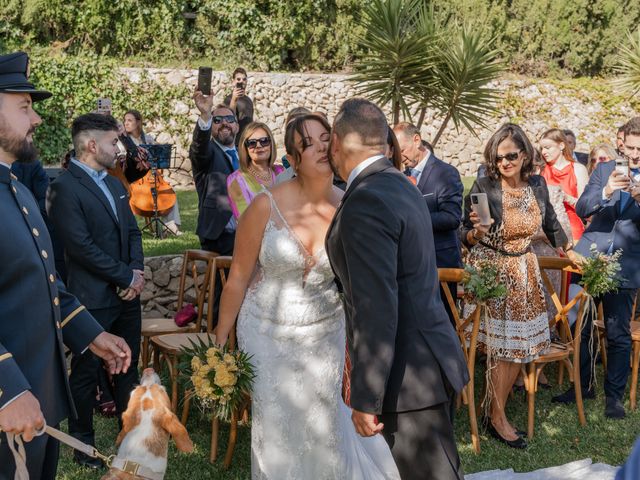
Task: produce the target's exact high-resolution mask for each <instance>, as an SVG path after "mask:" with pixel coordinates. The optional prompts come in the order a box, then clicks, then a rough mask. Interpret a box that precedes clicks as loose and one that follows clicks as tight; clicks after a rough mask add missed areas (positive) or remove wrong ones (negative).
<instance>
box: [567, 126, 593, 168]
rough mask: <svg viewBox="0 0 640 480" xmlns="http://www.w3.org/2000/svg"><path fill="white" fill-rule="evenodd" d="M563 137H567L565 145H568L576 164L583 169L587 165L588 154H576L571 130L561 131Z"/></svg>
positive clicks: (574, 136) (574, 138) (574, 135)
mask: <svg viewBox="0 0 640 480" xmlns="http://www.w3.org/2000/svg"><path fill="white" fill-rule="evenodd" d="M562 133H564V135H565V137H567V143H568V144H569V145H568V146H569V149H570V150H571V155H572V156H573V159H574V160H575V161H576V162H580V163H581V164H583V165H584V166H585V167H586V166H587V165H589V154H588V153H584V152H576V151H575V149H576V134H575V133H573V131H572V130H569V129H565V130H563V131H562Z"/></svg>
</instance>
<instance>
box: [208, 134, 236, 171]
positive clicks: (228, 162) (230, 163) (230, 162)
mask: <svg viewBox="0 0 640 480" xmlns="http://www.w3.org/2000/svg"><path fill="white" fill-rule="evenodd" d="M212 141H213V148H218V149H219V150H220V152H222V158H224V160H225V163H226V165H227V168H228V169H229V172H230V173H233V171H234V169H233V160H231V157H230V156H229V154H227V151H226V150H225V149H224V148H222V147H221V146H220V144H219V143H218V142H216V141H215V140H212Z"/></svg>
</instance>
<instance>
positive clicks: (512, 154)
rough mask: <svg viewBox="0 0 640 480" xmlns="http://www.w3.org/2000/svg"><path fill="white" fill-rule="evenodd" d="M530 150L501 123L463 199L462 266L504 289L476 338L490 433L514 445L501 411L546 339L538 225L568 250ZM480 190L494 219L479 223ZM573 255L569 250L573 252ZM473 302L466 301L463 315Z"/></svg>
mask: <svg viewBox="0 0 640 480" xmlns="http://www.w3.org/2000/svg"><path fill="white" fill-rule="evenodd" d="M533 157H534V149H533V146H532V145H531V142H530V141H529V139H528V138H527V136H526V135H525V133H524V132H523V131H522V129H521V128H520V127H519V126H517V125H514V124H509V123H507V124H505V125H503V126H502V127H500V129H499V130H498V131H497V132H496V133H494V134H493V136H492V137H491V138H490V139H489V141H488V143H487V145H486V147H485V150H484V158H485V165H486V167H487V176H486V177H483V178H479V179H477V180H476V181H475V183H474V184H473V187H472V188H471V192H470V193H469V195H467V196H466V198H465V211H464V223H463V227H462V229H461V233H462V241H463V243H464V244H465V245H466V246H467V247H468V248H469V256H468V258H467V263H468V264H470V265H473V266H476V267H480V268H481V267H482V265H483V263H484V262H487V263H490V264H491V265H493V266H496V267H497V268H498V271H499V281H500V283H502V284H504V285H505V287H506V289H507V294H506V296H505V297H503V298H498V299H493V300H489V301H488V302H487V320H486V322H484V321H483V322H482V324H481V327H480V333H479V335H478V342H479V344H480V345H481V348H483V349H484V350H485V351H486V353H487V355H488V357H489V365H488V368H490V375H489V383H490V387H489V388H488V392H489V415H488V418H487V428H488V430H489V433H490V434H491V435H492V436H493V437H495V438H496V439H498V440H500V441H501V442H503V443H505V444H507V445H509V446H510V447H514V448H525V447H526V446H527V442H526V441H525V440H524V438H522V437H521V436H520V435H518V433H517V429H516V428H514V427H513V425H511V423H510V422H509V420H508V419H507V417H506V414H505V405H506V402H507V398H508V396H509V392H510V391H511V388H512V386H513V384H514V382H515V380H516V378H517V377H518V374H519V373H520V368H521V367H522V365H523V364H526V363H529V362H531V361H532V360H534V359H535V358H536V357H537V356H538V355H540V354H541V353H542V352H544V351H545V350H546V349H547V347H548V346H549V344H550V340H549V324H548V321H547V309H546V305H545V300H544V294H543V291H542V280H541V276H540V270H539V268H538V260H537V258H536V256H535V254H534V253H533V251H531V249H530V245H531V241H532V239H533V238H534V236H535V235H536V232H537V231H538V229H539V228H542V229H543V231H544V233H545V235H546V236H547V238H548V239H549V242H550V243H551V244H552V245H553V247H555V248H557V249H560V248H562V247H564V248H565V250H567V251H568V250H570V249H571V248H572V246H571V243H569V242H568V241H567V237H566V235H565V234H564V232H563V231H562V227H561V226H560V224H559V223H558V220H557V219H556V214H555V212H554V210H553V207H552V206H551V204H550V202H549V193H548V191H547V186H546V182H545V180H544V178H542V177H540V176H537V175H532V174H531V173H532V171H533ZM474 193H486V194H487V197H488V201H489V208H490V211H491V218H492V224H491V225H481V223H480V219H479V216H478V215H477V214H476V213H475V212H472V209H471V194H474ZM571 255H573V254H571ZM474 308H475V305H466V306H465V314H469V313H471V311H472V310H473V309H474Z"/></svg>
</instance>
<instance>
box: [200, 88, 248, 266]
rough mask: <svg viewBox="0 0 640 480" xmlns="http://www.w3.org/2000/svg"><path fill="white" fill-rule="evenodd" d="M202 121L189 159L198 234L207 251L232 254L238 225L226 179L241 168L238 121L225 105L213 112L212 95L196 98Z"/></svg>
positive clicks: (219, 106)
mask: <svg viewBox="0 0 640 480" xmlns="http://www.w3.org/2000/svg"><path fill="white" fill-rule="evenodd" d="M193 99H194V100H195V103H196V106H197V107H198V110H200V118H199V119H198V122H197V124H196V128H195V130H194V132H193V141H192V142H191V147H190V148H189V159H190V160H191V169H192V172H193V180H194V182H195V184H196V191H197V192H198V225H197V227H196V234H197V235H198V237H199V238H200V245H201V246H202V248H203V249H204V250H210V251H214V252H218V253H219V254H221V255H231V254H232V253H233V242H234V240H235V230H236V223H235V220H234V218H233V213H232V211H231V206H230V205H229V197H228V193H227V177H228V176H229V175H230V174H231V173H233V172H234V171H235V170H237V169H238V159H239V157H238V151H237V150H236V146H235V143H234V141H235V138H236V135H237V133H238V121H237V119H236V116H235V115H234V113H233V111H231V110H230V109H229V107H227V106H226V105H218V106H217V107H216V108H215V109H213V111H212V107H213V95H203V94H202V92H200V91H196V93H195V94H194V95H193Z"/></svg>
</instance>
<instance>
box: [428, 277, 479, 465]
mask: <svg viewBox="0 0 640 480" xmlns="http://www.w3.org/2000/svg"><path fill="white" fill-rule="evenodd" d="M464 275H465V273H464V270H462V269H460V268H439V269H438V281H439V282H440V286H441V287H442V290H443V291H444V294H445V298H446V299H447V304H448V305H449V308H450V309H451V312H452V314H453V318H454V320H455V324H456V333H457V334H458V338H459V339H460V345H461V346H462V351H463V353H464V358H465V360H466V362H467V368H468V370H469V383H468V384H467V386H466V387H465V389H464V390H463V400H464V401H465V403H466V404H467V406H468V408H469V427H470V430H471V443H472V445H473V450H474V452H475V453H480V436H479V435H478V418H477V414H476V402H475V391H474V388H475V368H476V367H475V364H476V350H477V346H478V332H479V330H480V314H481V313H482V308H481V306H480V305H478V306H477V307H476V308H475V309H474V311H473V313H471V315H469V316H468V317H467V318H460V313H459V310H458V306H457V305H456V301H455V298H454V296H453V294H452V293H451V290H450V289H449V283H454V282H455V283H461V282H462V281H463V279H464ZM456 293H457V292H456ZM456 297H457V295H456ZM469 325H472V328H471V334H468V332H467V328H468V327H469ZM465 397H466V398H465Z"/></svg>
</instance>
